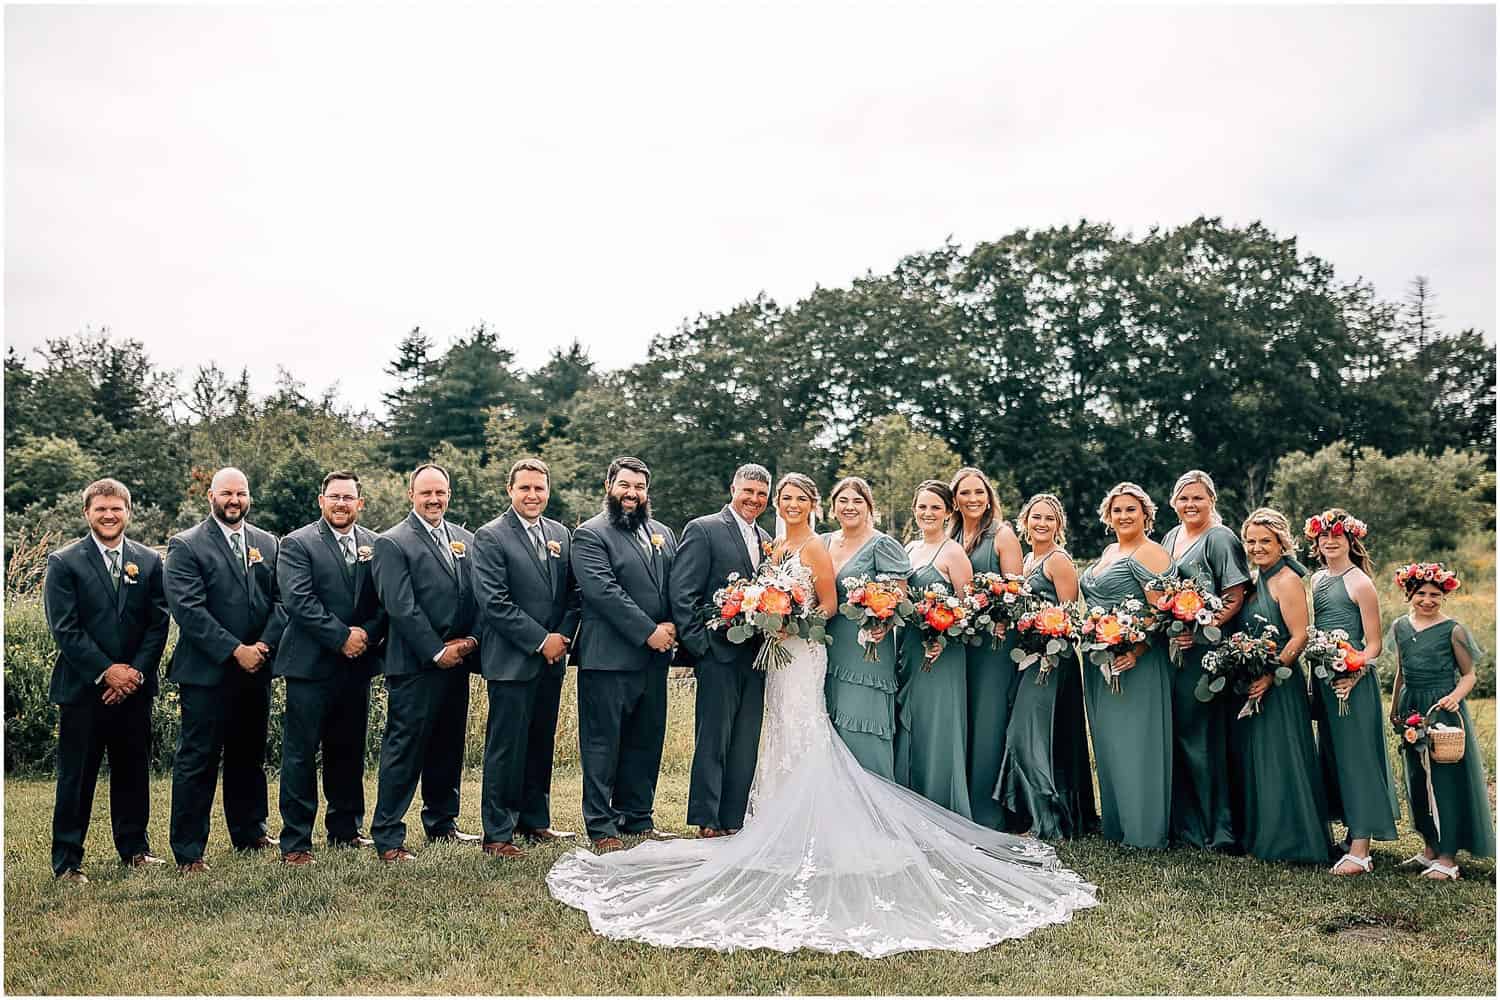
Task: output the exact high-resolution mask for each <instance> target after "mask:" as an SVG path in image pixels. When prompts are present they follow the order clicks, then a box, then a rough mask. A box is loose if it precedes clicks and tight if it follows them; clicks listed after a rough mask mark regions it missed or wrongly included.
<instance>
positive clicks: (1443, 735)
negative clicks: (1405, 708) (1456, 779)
mask: <svg viewBox="0 0 1500 1000" xmlns="http://www.w3.org/2000/svg"><path fill="white" fill-rule="evenodd" d="M1427 713H1428V715H1429V716H1436V715H1437V706H1436V705H1433V706H1432V707H1431V708H1429V709H1428V710H1427ZM1434 721H1436V720H1435V719H1434ZM1427 752H1428V753H1429V754H1430V755H1431V757H1432V762H1433V763H1434V764H1457V763H1458V762H1459V761H1461V760H1463V759H1464V720H1463V717H1462V716H1459V719H1458V728H1457V729H1442V730H1438V729H1433V728H1432V723H1429V724H1428V728H1427Z"/></svg>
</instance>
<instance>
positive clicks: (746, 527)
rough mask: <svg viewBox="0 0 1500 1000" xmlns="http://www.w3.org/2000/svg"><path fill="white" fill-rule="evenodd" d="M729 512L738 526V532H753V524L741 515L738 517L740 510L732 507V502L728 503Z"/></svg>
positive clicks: (745, 533) (743, 533)
mask: <svg viewBox="0 0 1500 1000" xmlns="http://www.w3.org/2000/svg"><path fill="white" fill-rule="evenodd" d="M729 513H730V514H731V515H733V517H734V521H735V523H736V524H738V525H739V526H740V534H742V535H748V534H753V533H754V532H755V528H754V526H753V525H751V524H750V522H749V521H746V520H745V519H744V518H743V517H740V512H739V511H737V510H735V509H734V505H733V504H730V506H729Z"/></svg>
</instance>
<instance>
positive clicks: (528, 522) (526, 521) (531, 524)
mask: <svg viewBox="0 0 1500 1000" xmlns="http://www.w3.org/2000/svg"><path fill="white" fill-rule="evenodd" d="M511 510H516V509H515V508H514V507H512V508H511ZM516 517H519V518H520V519H521V527H523V528H525V529H526V530H527V531H530V530H531V529H532V528H535V527H536V526H537V525H539V524H541V523H542V519H541V518H536V519H535V520H532V519H531V518H529V517H527V516H526V515H525V514H522V513H521V512H520V511H518V510H516Z"/></svg>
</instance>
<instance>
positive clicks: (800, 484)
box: [771, 472, 823, 527]
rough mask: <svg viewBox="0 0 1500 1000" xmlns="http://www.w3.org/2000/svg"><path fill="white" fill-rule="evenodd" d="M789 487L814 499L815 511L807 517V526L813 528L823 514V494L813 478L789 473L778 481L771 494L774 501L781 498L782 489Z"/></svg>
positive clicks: (799, 473)
mask: <svg viewBox="0 0 1500 1000" xmlns="http://www.w3.org/2000/svg"><path fill="white" fill-rule="evenodd" d="M787 486H792V487H795V488H797V489H799V490H801V491H802V492H803V493H806V494H807V495H808V496H810V497H812V503H813V509H812V510H811V511H810V512H809V513H808V517H807V524H808V526H809V527H812V526H813V525H815V524H816V523H817V520H818V518H819V516H821V515H822V513H823V504H822V500H823V494H821V493H819V492H818V484H817V483H815V482H813V481H812V477H811V476H807V475H804V474H803V473H801V472H788V473H787V474H786V475H784V476H782V477H781V478H780V479H778V480H777V481H776V489H775V490H773V491H772V493H771V498H772V500H773V501H774V500H775V498H776V497H779V496H781V491H782V489H783V488H784V487H787Z"/></svg>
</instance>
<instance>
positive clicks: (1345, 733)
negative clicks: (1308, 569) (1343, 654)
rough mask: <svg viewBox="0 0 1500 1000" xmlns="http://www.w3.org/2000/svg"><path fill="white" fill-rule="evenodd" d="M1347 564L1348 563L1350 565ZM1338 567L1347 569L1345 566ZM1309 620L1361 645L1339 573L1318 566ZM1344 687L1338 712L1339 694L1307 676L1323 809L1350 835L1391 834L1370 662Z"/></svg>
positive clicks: (1381, 725) (1391, 808) (1387, 773)
mask: <svg viewBox="0 0 1500 1000" xmlns="http://www.w3.org/2000/svg"><path fill="white" fill-rule="evenodd" d="M1351 569H1352V567H1351ZM1344 572H1346V573H1347V572H1350V570H1345V571H1344ZM1312 610H1313V624H1314V625H1315V626H1317V627H1318V628H1320V629H1323V630H1324V631H1327V630H1329V629H1335V628H1341V629H1343V630H1344V631H1345V632H1348V633H1349V642H1350V644H1351V645H1353V646H1354V647H1355V648H1357V649H1364V647H1365V628H1364V622H1363V620H1362V619H1361V618H1360V616H1359V605H1358V604H1357V603H1355V601H1354V600H1353V599H1352V598H1351V597H1350V596H1349V591H1348V589H1347V588H1346V587H1345V586H1344V578H1343V576H1342V575H1339V576H1334V575H1332V574H1330V573H1327V572H1323V573H1320V574H1318V576H1317V578H1316V579H1315V581H1314V582H1313V599H1312ZM1364 673H1365V674H1367V675H1368V676H1365V677H1361V678H1360V680H1359V683H1357V684H1355V685H1354V687H1353V688H1352V689H1351V690H1350V692H1349V714H1348V715H1340V714H1339V699H1338V696H1337V695H1335V694H1334V693H1333V688H1332V687H1330V686H1329V685H1328V683H1327V682H1326V681H1320V680H1318V679H1316V678H1314V679H1313V682H1312V690H1313V719H1314V720H1315V721H1316V722H1317V723H1318V756H1319V759H1320V762H1321V765H1322V770H1323V786H1324V789H1325V794H1326V795H1327V797H1328V814H1329V816H1331V817H1333V818H1334V819H1336V820H1342V821H1343V824H1344V826H1345V827H1347V828H1348V831H1349V839H1350V840H1359V839H1361V838H1363V837H1370V838H1373V839H1375V840H1395V839H1396V816H1397V813H1398V807H1397V805H1396V784H1395V782H1394V781H1393V780H1392V779H1391V761H1390V757H1389V756H1388V754H1387V752H1386V743H1385V732H1386V726H1387V725H1388V724H1389V723H1388V722H1387V720H1386V715H1385V711H1384V709H1382V708H1381V704H1380V684H1379V678H1378V677H1376V676H1375V665H1374V664H1370V665H1369V666H1367V667H1366V668H1365V670H1364Z"/></svg>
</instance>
